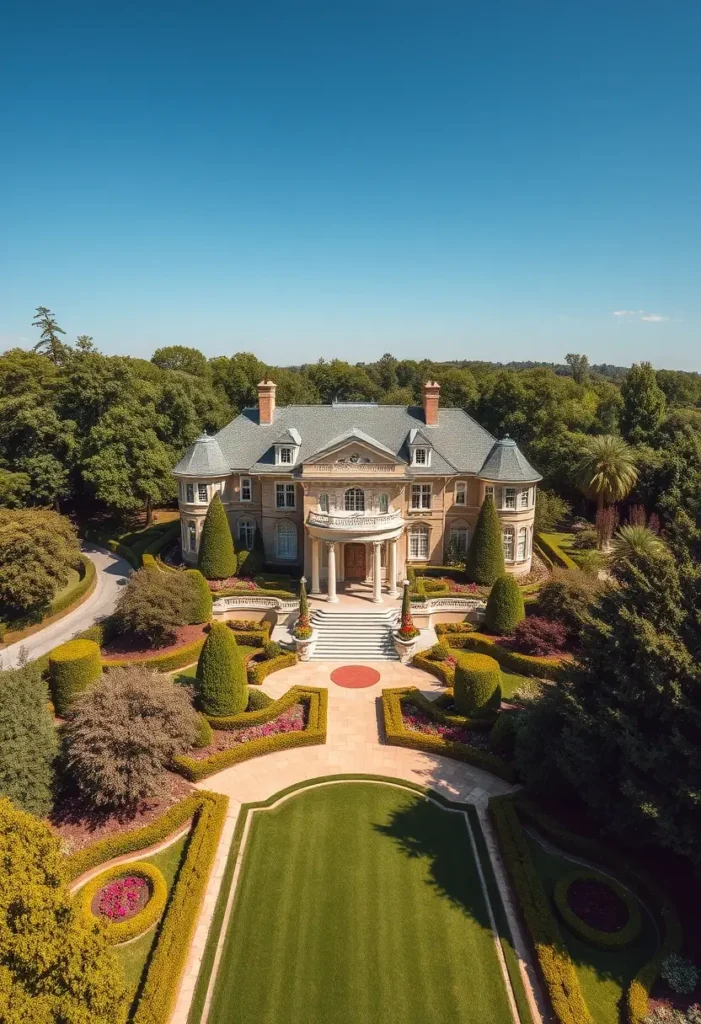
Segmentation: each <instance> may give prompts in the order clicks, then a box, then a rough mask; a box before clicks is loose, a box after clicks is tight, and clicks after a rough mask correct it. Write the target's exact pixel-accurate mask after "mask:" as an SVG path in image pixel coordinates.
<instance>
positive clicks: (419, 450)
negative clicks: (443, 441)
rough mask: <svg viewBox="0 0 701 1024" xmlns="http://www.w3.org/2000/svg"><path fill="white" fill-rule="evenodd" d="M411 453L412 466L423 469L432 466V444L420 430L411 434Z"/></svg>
mask: <svg viewBox="0 0 701 1024" xmlns="http://www.w3.org/2000/svg"><path fill="white" fill-rule="evenodd" d="M409 451H410V453H411V464H412V466H418V467H421V468H422V469H423V468H426V467H428V466H430V465H431V443H430V441H429V440H428V438H427V437H424V436H423V434H422V433H421V431H420V430H412V431H410V432H409Z"/></svg>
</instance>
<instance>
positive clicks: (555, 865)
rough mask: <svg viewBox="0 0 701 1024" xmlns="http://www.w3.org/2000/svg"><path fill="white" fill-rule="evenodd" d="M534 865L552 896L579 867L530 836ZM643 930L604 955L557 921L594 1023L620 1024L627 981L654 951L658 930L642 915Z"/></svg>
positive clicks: (628, 981) (623, 1015) (563, 855)
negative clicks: (630, 942) (558, 884)
mask: <svg viewBox="0 0 701 1024" xmlns="http://www.w3.org/2000/svg"><path fill="white" fill-rule="evenodd" d="M527 839H528V843H529V846H530V849H531V856H532V857H533V862H534V864H535V866H536V869H537V870H538V872H539V874H540V877H541V879H542V880H543V882H544V884H545V887H546V890H547V892H548V893H549V894H550V895H551V896H552V892H553V889H554V886H555V882H556V881H557V879H558V878H560V876H561V875H565V874H568V873H569V872H570V871H574V870H575V869H576V868H577V867H578V866H579V865H577V864H575V863H573V862H572V861H571V860H570V859H569V857H567V856H566V854H564V853H563V854H559V853H554V852H550V851H546V850H544V849H543V847H542V846H541V845H540V843H538V842H536V840H535V839H533V838H532V837H531V836H528V837H527ZM643 916H644V922H645V923H644V927H643V931H642V933H641V935H640V938H639V939H638V940H637V941H636V942H635V943H634V944H633V945H632V946H630V947H629V948H628V949H624V950H620V951H619V952H603V951H602V950H598V949H595V948H594V947H593V946H589V945H587V943H585V942H582V941H581V940H580V939H578V938H576V937H575V936H574V935H573V934H572V933H571V932H569V931H568V930H567V928H566V927H565V926H564V924H562V923H561V922H560V930H561V931H562V937H563V939H564V940H565V944H566V946H567V949H568V950H569V954H570V956H571V957H572V962H573V963H574V966H575V969H576V971H577V975H578V977H579V984H580V985H581V988H582V995H583V996H584V1000H585V1002H586V1004H587V1006H588V1007H589V1010H590V1012H591V1015H592V1017H593V1018H594V1020H595V1021H596V1024H620V1022H621V1021H622V1020H624V1019H625V1014H624V1013H622V1012H621V1010H622V1007H623V1002H624V995H625V992H626V989H627V988H628V985H629V983H630V981H631V980H632V979H633V977H634V976H635V974H636V973H637V971H638V970H639V968H640V967H641V966H642V965H643V964H644V963H646V962H647V961H648V960H649V959H650V958H651V957H652V955H653V953H654V952H655V949H656V948H657V930H656V928H655V924H654V922H653V920H652V919H651V917H650V915H649V914H648V913H647V912H645V913H644V915H643Z"/></svg>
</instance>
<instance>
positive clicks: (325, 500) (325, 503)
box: [319, 494, 329, 512]
mask: <svg viewBox="0 0 701 1024" xmlns="http://www.w3.org/2000/svg"><path fill="white" fill-rule="evenodd" d="M319 510H320V511H321V512H328V510H329V496H328V494H320V495H319Z"/></svg>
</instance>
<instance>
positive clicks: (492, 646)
mask: <svg viewBox="0 0 701 1024" xmlns="http://www.w3.org/2000/svg"><path fill="white" fill-rule="evenodd" d="M439 625H440V624H439ZM449 625H450V623H449ZM436 634H437V635H438V636H440V637H442V636H450V646H452V647H456V649H459V648H462V649H463V650H468V651H477V652H478V653H479V654H488V655H489V656H490V657H492V658H494V659H495V660H496V661H498V662H499V664H500V665H501V667H502V668H505V669H507V670H510V671H512V672H516V673H518V674H519V675H524V676H531V677H533V678H534V679H547V680H549V681H550V682H555V681H556V680H558V679H560V678H561V676H562V672H563V669H564V667H565V666H566V665H567V664H568V662H567V660H566V659H561V660H560V661H553V660H552V659H550V658H536V657H534V656H533V655H531V654H520V653H519V652H518V651H509V650H507V648H505V647H502V646H501V644H498V643H497V642H496V641H497V639H498V637H491V636H489V635H488V634H487V633H479V632H477V631H475V630H472V631H469V632H468V631H466V632H465V633H456V632H453V631H450V632H449V633H441V632H439V631H438V630H436ZM455 641H458V643H457V644H456V643H455Z"/></svg>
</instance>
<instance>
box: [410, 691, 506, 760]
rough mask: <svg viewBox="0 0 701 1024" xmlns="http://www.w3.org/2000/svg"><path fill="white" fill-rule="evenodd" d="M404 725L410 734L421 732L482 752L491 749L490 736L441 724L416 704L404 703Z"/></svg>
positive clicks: (462, 727)
mask: <svg viewBox="0 0 701 1024" xmlns="http://www.w3.org/2000/svg"><path fill="white" fill-rule="evenodd" d="M401 706H402V725H403V726H404V728H405V729H408V730H409V731H410V732H420V733H423V734H424V735H426V736H440V737H441V738H442V739H444V740H448V741H449V742H450V743H466V744H468V745H469V746H471V747H480V748H481V749H482V750H488V749H489V739H488V734H487V733H484V732H474V731H473V730H471V729H467V728H466V727H465V726H463V725H448V724H447V723H446V722H439V721H437V720H436V719H435V718H431V716H430V715H429V714H428V713H427V712H426V711H424V710H423V709H422V708H417V707H416V705H415V704H411V703H409V702H408V701H402V705H401Z"/></svg>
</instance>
